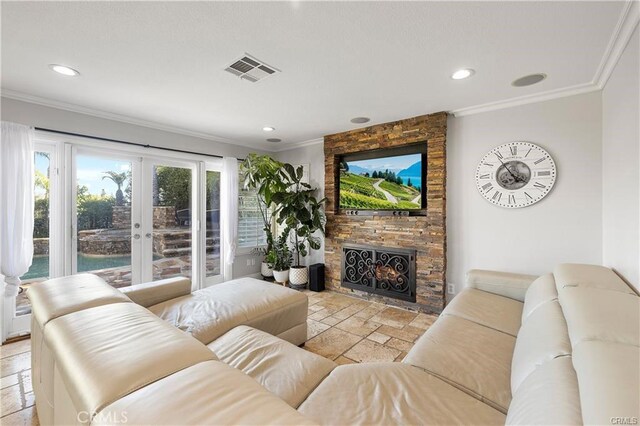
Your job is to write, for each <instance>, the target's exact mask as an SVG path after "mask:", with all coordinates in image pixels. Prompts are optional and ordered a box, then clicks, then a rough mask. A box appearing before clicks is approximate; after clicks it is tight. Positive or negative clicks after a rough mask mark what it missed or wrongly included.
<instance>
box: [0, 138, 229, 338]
mask: <svg viewBox="0 0 640 426" xmlns="http://www.w3.org/2000/svg"><path fill="white" fill-rule="evenodd" d="M95 146H96V145H95V141H85V140H75V141H74V142H73V143H71V142H69V141H65V140H40V141H38V142H37V143H36V147H35V152H34V161H35V166H36V167H35V174H36V175H35V182H36V188H35V209H34V223H35V227H34V249H35V250H34V258H33V262H32V266H31V268H30V269H29V271H28V272H27V274H25V275H24V276H23V277H22V285H21V291H20V294H19V295H18V296H17V297H16V298H4V302H3V303H4V307H3V313H2V316H3V329H2V336H3V339H4V338H6V337H8V336H14V335H19V334H24V333H28V332H29V324H30V317H31V306H30V303H29V300H28V299H27V298H26V294H25V293H26V290H27V289H28V287H29V286H30V285H31V284H33V283H35V282H38V281H43V280H46V279H48V278H56V277H61V276H65V275H71V274H76V273H84V272H88V273H93V274H96V275H98V276H100V277H102V278H103V279H104V280H105V281H107V283H109V284H110V285H112V286H114V287H116V288H120V287H127V286H131V285H134V284H138V283H141V282H149V281H156V280H160V279H164V278H170V277H175V276H187V277H190V278H191V281H192V287H193V289H194V290H195V289H198V288H203V287H206V286H209V285H212V284H216V283H219V282H222V281H224V280H225V278H226V279H230V270H229V268H226V269H225V268H223V267H222V265H221V258H222V247H223V245H222V241H221V238H222V233H221V214H220V212H221V211H222V210H224V209H221V200H220V176H221V172H222V164H221V161H219V160H216V159H211V160H208V159H207V160H205V159H203V158H202V157H200V158H198V157H191V158H189V157H187V156H185V158H168V157H165V156H163V155H162V154H164V152H163V151H157V150H156V151H154V150H139V149H122V150H121V149H118V148H120V147H119V146H111V145H109V144H105V145H103V147H101V148H95ZM148 152H151V154H149V153H148ZM222 216H224V215H222ZM222 220H223V221H224V220H225V219H224V217H223V218H222ZM225 274H226V276H225Z"/></svg>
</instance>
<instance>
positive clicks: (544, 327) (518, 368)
mask: <svg viewBox="0 0 640 426" xmlns="http://www.w3.org/2000/svg"><path fill="white" fill-rule="evenodd" d="M569 354H571V341H570V340H569V333H568V331H567V323H566V322H565V320H564V315H563V314H562V308H560V304H559V303H558V301H557V300H553V301H550V302H547V303H544V304H542V305H541V306H540V307H539V308H538V309H536V310H535V311H534V312H533V313H532V314H531V316H530V317H529V318H528V319H527V321H526V322H525V323H524V324H523V325H522V328H521V329H520V333H519V334H518V338H517V339H516V346H515V349H514V351H513V361H512V363H511V392H512V394H515V392H516V390H517V389H518V387H519V386H520V384H521V383H522V382H523V381H524V380H525V379H526V377H527V376H528V375H529V374H531V373H532V372H533V371H534V370H535V369H536V368H538V367H540V366H541V365H542V364H544V363H545V362H548V361H551V360H552V359H554V358H557V357H559V356H565V355H569Z"/></svg>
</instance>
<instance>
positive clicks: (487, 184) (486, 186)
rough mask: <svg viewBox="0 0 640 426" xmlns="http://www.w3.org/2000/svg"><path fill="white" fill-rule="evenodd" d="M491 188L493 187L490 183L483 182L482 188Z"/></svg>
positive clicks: (487, 189)
mask: <svg viewBox="0 0 640 426" xmlns="http://www.w3.org/2000/svg"><path fill="white" fill-rule="evenodd" d="M491 188H493V184H492V183H485V184H484V185H482V189H484V190H485V191H490V190H491Z"/></svg>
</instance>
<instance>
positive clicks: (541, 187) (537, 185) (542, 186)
mask: <svg viewBox="0 0 640 426" xmlns="http://www.w3.org/2000/svg"><path fill="white" fill-rule="evenodd" d="M533 187H534V188H540V189H545V188H546V187H547V186H546V185H543V184H541V183H540V182H536V183H534V184H533Z"/></svg>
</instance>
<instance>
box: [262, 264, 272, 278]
mask: <svg viewBox="0 0 640 426" xmlns="http://www.w3.org/2000/svg"><path fill="white" fill-rule="evenodd" d="M260 273H261V274H262V276H263V277H272V276H273V269H271V268H269V264H268V263H267V262H262V265H260Z"/></svg>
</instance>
